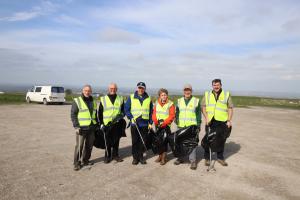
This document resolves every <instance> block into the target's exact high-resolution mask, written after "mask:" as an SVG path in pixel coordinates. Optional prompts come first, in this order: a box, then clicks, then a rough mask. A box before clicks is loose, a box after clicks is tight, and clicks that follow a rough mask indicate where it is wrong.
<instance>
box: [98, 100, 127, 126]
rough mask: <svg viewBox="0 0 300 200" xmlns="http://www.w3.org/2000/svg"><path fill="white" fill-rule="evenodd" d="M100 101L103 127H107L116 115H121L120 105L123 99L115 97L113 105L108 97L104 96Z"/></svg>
mask: <svg viewBox="0 0 300 200" xmlns="http://www.w3.org/2000/svg"><path fill="white" fill-rule="evenodd" d="M100 101H101V103H102V106H103V123H104V125H107V124H108V123H109V122H111V121H112V120H113V119H114V118H115V117H116V116H117V115H118V114H120V113H121V105H122V104H123V98H122V97H121V96H119V95H117V96H116V99H115V101H114V103H112V102H111V100H110V98H109V97H108V95H105V96H103V97H101V98H100Z"/></svg>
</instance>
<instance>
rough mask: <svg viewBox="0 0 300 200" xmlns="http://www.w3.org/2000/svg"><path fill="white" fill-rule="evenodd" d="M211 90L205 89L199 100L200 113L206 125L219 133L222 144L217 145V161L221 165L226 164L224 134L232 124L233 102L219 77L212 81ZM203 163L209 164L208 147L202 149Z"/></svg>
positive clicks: (229, 129)
mask: <svg viewBox="0 0 300 200" xmlns="http://www.w3.org/2000/svg"><path fill="white" fill-rule="evenodd" d="M212 88H213V90H212V91H207V92H205V94H204V95H203V99H202V102H201V105H202V113H203V115H204V118H205V124H206V126H209V127H210V128H211V129H214V130H217V131H218V133H217V135H221V136H222V137H220V138H223V139H222V142H221V143H222V144H221V145H220V146H219V145H218V146H219V147H218V149H220V150H218V152H217V161H218V162H219V163H220V164H221V165H222V166H227V165H228V164H227V162H225V159H224V155H223V153H224V146H225V142H226V136H225V134H229V133H228V132H229V131H231V126H232V122H231V119H232V114H233V103H232V100H231V96H230V93H229V91H224V90H223V89H222V82H221V79H214V80H213V81H212ZM204 158H205V165H206V166H209V165H210V160H209V149H204Z"/></svg>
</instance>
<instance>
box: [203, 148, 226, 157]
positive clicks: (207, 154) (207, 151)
mask: <svg viewBox="0 0 300 200" xmlns="http://www.w3.org/2000/svg"><path fill="white" fill-rule="evenodd" d="M223 153H224V149H223V151H219V152H217V158H218V159H220V160H224V155H223ZM204 159H205V160H209V149H205V150H204Z"/></svg>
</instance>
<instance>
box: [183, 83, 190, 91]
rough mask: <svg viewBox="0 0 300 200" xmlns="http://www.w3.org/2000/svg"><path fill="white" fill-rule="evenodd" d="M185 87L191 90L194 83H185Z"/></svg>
mask: <svg viewBox="0 0 300 200" xmlns="http://www.w3.org/2000/svg"><path fill="white" fill-rule="evenodd" d="M185 89H190V90H192V85H191V84H185V85H184V86H183V90H185Z"/></svg>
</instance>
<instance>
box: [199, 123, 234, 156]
mask: <svg viewBox="0 0 300 200" xmlns="http://www.w3.org/2000/svg"><path fill="white" fill-rule="evenodd" d="M209 127H210V128H211V129H214V130H216V131H218V134H221V135H224V134H225V131H227V130H228V129H227V125H226V122H221V121H216V120H214V119H213V120H212V121H211V123H210V125H209ZM206 131H208V130H206ZM225 143H226V139H224V141H223V142H222V144H219V145H218V151H217V159H220V160H224V155H223V154H224V146H225ZM204 159H206V160H209V149H208V148H206V149H204Z"/></svg>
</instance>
